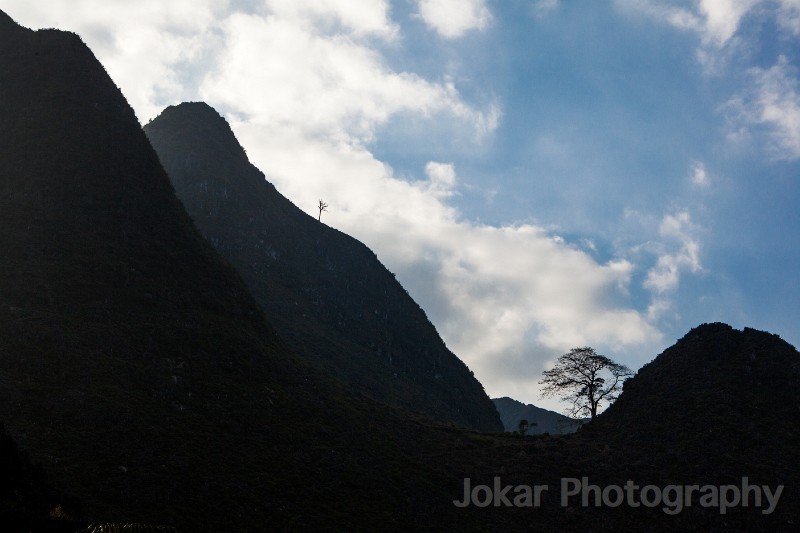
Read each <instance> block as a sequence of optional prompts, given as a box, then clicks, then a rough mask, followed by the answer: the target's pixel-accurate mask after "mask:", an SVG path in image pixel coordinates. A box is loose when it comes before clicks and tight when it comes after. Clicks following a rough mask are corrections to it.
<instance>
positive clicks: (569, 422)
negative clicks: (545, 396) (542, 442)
mask: <svg viewBox="0 0 800 533" xmlns="http://www.w3.org/2000/svg"><path fill="white" fill-rule="evenodd" d="M492 402H494V406H495V407H496V408H497V412H498V413H499V414H500V420H501V421H502V422H503V427H504V428H505V430H506V431H512V432H513V431H519V422H520V420H527V421H528V423H529V424H534V423H535V424H536V425H535V426H530V427H529V428H528V430H527V431H526V432H525V434H526V435H541V434H542V433H549V434H551V435H561V434H565V433H574V432H575V431H577V430H578V427H579V426H580V422H578V421H576V420H573V419H572V418H569V417H567V416H564V415H562V414H559V413H556V412H554V411H548V410H547V409H542V408H541V407H536V406H535V405H533V404H530V403H529V404H524V403H522V402H519V401H517V400H514V399H513V398H509V397H504V398H492Z"/></svg>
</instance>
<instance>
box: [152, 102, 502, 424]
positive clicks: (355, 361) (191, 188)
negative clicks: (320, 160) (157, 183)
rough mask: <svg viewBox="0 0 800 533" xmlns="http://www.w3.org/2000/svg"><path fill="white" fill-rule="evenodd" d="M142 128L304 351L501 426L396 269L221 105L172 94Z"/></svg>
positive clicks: (359, 376)
mask: <svg viewBox="0 0 800 533" xmlns="http://www.w3.org/2000/svg"><path fill="white" fill-rule="evenodd" d="M144 131H145V133H146V134H147V136H148V138H149V139H150V142H151V143H152V145H153V147H154V148H155V150H156V152H157V153H158V155H159V158H160V159H161V163H162V164H163V165H164V168H165V169H166V170H167V173H168V175H169V176H170V179H171V180H172V183H173V185H174V187H175V190H176V193H177V195H178V197H179V198H180V199H181V200H182V201H183V203H184V205H185V206H186V209H187V211H188V213H189V214H190V216H191V217H192V219H193V220H194V222H195V224H196V225H197V227H198V229H199V230H200V232H201V233H202V234H203V235H204V236H205V237H206V238H207V239H208V240H209V242H211V243H212V244H213V245H214V247H215V248H216V249H217V250H218V251H219V253H220V254H222V255H223V257H225V258H226V259H228V260H229V261H230V262H231V264H233V265H234V267H235V268H236V269H237V270H238V271H239V273H240V274H241V275H242V277H243V279H244V280H245V281H246V283H247V284H248V286H249V287H250V289H251V291H252V293H253V295H254V296H255V298H256V300H257V301H258V303H259V304H260V305H261V307H262V309H263V310H264V312H265V313H266V316H267V318H268V320H269V321H270V322H271V323H272V324H273V325H274V326H275V327H276V328H277V330H278V332H279V334H280V335H281V337H282V338H284V339H285V340H286V341H287V343H289V345H290V346H291V347H293V348H294V349H296V350H297V352H298V353H300V354H302V355H304V356H305V357H306V358H308V360H309V361H310V362H311V363H312V364H314V365H315V366H321V367H323V368H324V369H325V370H326V371H327V372H328V373H330V374H331V375H333V376H335V377H337V378H340V379H342V380H343V381H344V382H346V383H347V384H348V385H349V386H351V387H353V388H354V389H356V390H358V391H361V392H363V393H365V394H367V395H369V396H370V397H372V398H375V399H377V400H379V401H382V402H386V403H389V404H391V405H394V406H397V407H401V408H403V409H407V410H411V411H417V412H420V413H424V414H426V415H428V416H431V417H433V418H435V419H438V420H442V421H449V422H454V423H456V424H459V425H463V426H467V427H472V428H476V429H481V430H485V431H500V430H501V428H502V426H501V425H500V422H499V419H498V415H497V412H496V410H495V408H494V406H493V405H492V403H491V401H490V400H489V398H488V397H487V396H486V393H485V392H484V390H483V387H482V386H481V384H480V383H479V382H478V380H477V379H475V378H474V377H473V375H472V373H471V372H470V371H469V369H468V368H467V367H466V366H465V365H464V364H463V363H462V362H461V361H460V360H459V359H458V358H457V357H456V356H455V355H453V353H452V352H450V351H449V350H448V349H447V348H446V346H445V345H444V342H442V340H441V338H440V337H439V335H438V333H437V332H436V330H435V328H434V327H433V325H432V324H431V323H430V322H429V321H428V319H427V317H426V316H425V313H424V312H423V311H422V309H420V307H419V306H418V305H417V304H416V302H414V300H413V299H412V298H411V297H410V296H409V295H408V293H407V292H406V291H405V290H404V289H403V287H402V286H401V285H400V284H399V283H398V282H397V280H396V279H395V278H394V275H392V274H391V273H390V272H389V271H388V270H387V269H386V268H385V267H384V266H383V265H382V264H381V263H380V261H379V260H378V258H377V257H376V256H375V254H374V253H373V252H372V251H371V250H369V249H368V248H367V247H366V246H364V245H363V244H362V243H360V242H359V241H357V240H355V239H353V238H352V237H350V236H348V235H346V234H344V233H342V232H339V231H337V230H335V229H333V228H331V227H329V226H327V225H325V224H322V223H320V222H319V221H317V220H316V219H314V218H313V217H311V216H309V215H307V214H306V213H304V212H303V211H301V210H300V209H299V208H298V207H296V206H295V205H294V204H292V203H291V202H290V201H289V200H288V199H286V198H285V197H284V196H283V195H281V194H280V193H279V192H278V191H277V190H276V189H275V187H274V186H273V185H272V184H270V183H269V182H268V181H266V179H265V177H264V174H263V173H262V172H260V171H259V170H258V169H257V168H256V167H254V166H253V165H251V164H250V162H249V161H248V159H247V156H246V154H245V152H244V150H243V149H242V147H241V146H240V145H239V143H238V141H237V140H236V137H235V136H234V134H233V132H232V131H231V128H230V126H229V125H228V123H227V122H226V121H225V119H224V118H222V117H221V116H220V115H219V114H218V113H217V112H216V111H215V110H214V109H212V108H211V107H209V106H208V105H207V104H205V103H201V102H198V103H183V104H180V105H178V106H171V107H168V108H167V109H165V110H164V111H163V112H162V113H161V115H159V116H158V117H157V118H156V119H154V120H152V121H151V122H150V123H149V124H147V125H146V126H145V128H144Z"/></svg>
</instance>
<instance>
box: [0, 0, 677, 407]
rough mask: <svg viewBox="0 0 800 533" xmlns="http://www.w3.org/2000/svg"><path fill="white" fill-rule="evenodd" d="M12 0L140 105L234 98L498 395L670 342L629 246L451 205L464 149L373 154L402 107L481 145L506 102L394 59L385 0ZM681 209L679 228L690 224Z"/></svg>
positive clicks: (475, 8) (446, 11)
mask: <svg viewBox="0 0 800 533" xmlns="http://www.w3.org/2000/svg"><path fill="white" fill-rule="evenodd" d="M15 2H16V4H17V5H16V6H14V7H13V9H11V8H9V9H10V10H11V11H12V12H13V13H14V14H15V16H19V18H20V19H21V21H22V22H24V23H28V24H30V25H32V26H34V27H37V26H38V27H42V26H60V27H62V28H69V29H73V30H76V31H77V32H79V33H81V34H82V35H83V36H84V37H85V38H86V40H87V41H88V42H89V45H90V46H91V47H92V48H93V49H94V50H95V51H96V53H97V54H98V56H99V57H100V59H101V60H102V61H103V62H104V64H106V65H107V67H108V68H109V71H110V72H111V74H112V76H113V77H114V79H115V80H116V81H117V83H118V84H119V85H121V86H122V88H123V91H124V92H125V94H126V95H127V96H128V98H129V99H130V101H131V103H132V105H133V106H134V108H135V109H136V110H137V112H138V113H139V116H140V117H145V118H150V117H152V116H154V115H155V114H156V113H157V112H158V111H159V110H160V108H162V107H164V106H165V105H167V104H172V103H176V102H177V101H179V100H184V99H204V100H206V101H207V102H208V103H209V104H211V105H212V106H214V107H216V108H217V109H219V110H220V111H222V112H223V113H225V114H226V116H227V118H228V120H229V122H230V123H231V125H232V127H233V129H234V131H235V132H236V135H237V137H238V138H239V140H240V141H241V142H242V144H243V145H244V146H245V147H246V148H247V151H248V155H249V157H250V158H251V160H252V161H253V162H254V163H255V164H256V165H257V166H258V167H259V168H261V169H262V170H263V171H264V172H265V174H266V175H267V176H268V179H270V181H272V182H273V183H274V184H275V185H276V187H277V188H278V189H279V190H280V191H281V192H282V193H283V194H284V195H286V196H287V197H288V198H289V199H291V200H292V201H293V202H294V203H295V204H296V205H298V206H299V207H300V208H301V209H304V210H306V211H307V212H309V213H311V212H313V210H314V209H315V207H316V203H317V201H318V199H319V198H321V197H322V198H325V201H326V203H328V204H329V214H328V217H327V223H329V224H332V225H334V226H336V227H337V228H339V229H341V230H343V231H345V232H347V233H350V234H351V235H354V236H355V237H357V238H359V239H360V240H362V241H364V242H365V243H366V244H367V245H368V246H370V247H371V248H372V249H373V250H375V251H376V253H377V254H378V256H379V257H380V259H381V261H383V262H384V264H386V265H387V266H388V267H389V268H390V269H391V270H392V271H394V272H396V273H397V276H398V279H399V280H400V281H401V282H402V283H403V285H404V286H405V287H406V288H407V289H408V290H409V292H410V293H411V295H412V296H413V297H414V298H415V299H417V300H418V301H419V302H420V303H421V305H422V307H423V308H424V309H425V310H426V312H427V313H428V314H429V316H430V318H431V319H432V321H433V322H434V324H436V326H437V328H438V330H439V331H440V333H441V334H442V336H443V338H444V339H445V341H446V343H447V344H448V346H449V347H450V348H451V349H452V350H453V351H454V352H455V353H456V354H457V355H458V356H459V357H461V358H462V359H464V360H465V362H466V363H467V364H468V365H469V366H470V367H472V368H473V370H474V371H475V373H476V375H477V376H478V378H479V379H481V381H482V382H483V383H484V385H485V386H486V388H487V390H488V391H489V392H490V393H491V394H494V395H500V394H510V393H515V392H518V391H522V390H523V389H525V390H526V391H527V392H526V393H525V394H521V395H520V397H523V398H525V397H528V398H531V399H533V397H532V395H531V394H532V392H531V391H532V390H535V382H536V380H537V379H538V376H539V374H540V372H541V370H542V368H543V367H544V365H545V364H546V362H547V361H548V360H551V359H553V358H555V357H557V356H558V355H560V354H561V353H564V352H565V351H567V350H568V349H569V348H571V347H573V346H578V345H584V344H591V345H593V346H597V347H606V348H608V349H615V350H616V349H620V350H625V349H633V348H636V347H642V346H644V345H647V346H652V344H654V343H657V342H659V341H660V333H659V331H658V329H657V328H656V327H655V326H654V325H653V323H652V322H651V321H650V320H649V319H648V317H647V316H646V315H645V314H643V313H641V312H638V311H637V310H635V309H634V308H633V306H632V305H631V304H630V302H629V298H628V288H629V287H630V284H631V279H632V275H633V272H634V271H635V270H636V267H635V265H634V264H633V263H631V262H630V261H627V260H624V259H619V258H617V259H612V260H605V261H602V262H601V261H598V260H596V259H594V258H593V256H591V255H589V254H588V253H586V252H585V251H582V250H580V249H579V248H578V247H576V246H572V245H570V244H569V243H568V242H566V241H565V239H562V238H561V237H559V236H557V235H555V234H553V233H552V232H550V231H548V230H546V229H544V228H542V227H538V226H535V225H530V224H515V225H508V226H503V227H494V226H488V225H484V224H480V223H477V222H473V221H469V220H464V219H463V218H462V216H461V215H460V213H459V211H458V210H457V209H456V208H455V207H453V206H452V205H450V204H449V203H448V202H450V201H452V199H453V197H454V195H455V194H456V191H457V187H458V183H459V180H458V176H457V172H456V166H455V165H454V164H453V163H451V162H439V161H428V163H427V164H426V165H424V168H420V169H418V172H419V173H420V174H421V175H424V178H423V179H416V177H414V176H405V175H404V176H398V175H396V174H395V171H394V169H392V168H391V167H390V166H389V165H387V164H386V163H384V162H382V161H380V160H379V159H378V158H377V157H375V155H374V154H373V153H372V152H371V151H370V148H369V147H370V145H371V143H372V142H373V141H374V140H375V138H376V136H378V135H379V134H380V128H381V126H383V125H385V124H387V123H388V122H389V121H390V120H391V119H392V118H393V117H398V116H403V115H407V116H411V117H413V118H414V119H417V120H421V121H425V120H428V121H437V122H441V123H443V124H446V125H447V127H448V128H451V129H452V131H454V132H456V131H462V130H470V131H472V132H474V133H475V135H474V136H473V140H474V142H480V140H481V139H482V138H483V136H485V135H490V134H491V132H492V131H493V130H494V128H496V127H497V124H498V121H499V120H500V117H501V111H500V108H499V106H497V105H488V106H483V107H480V106H477V105H474V104H471V103H469V102H467V101H465V99H464V97H463V96H462V94H461V93H460V92H459V90H458V87H457V86H456V85H455V83H454V82H453V81H451V80H450V79H449V78H448V77H447V76H445V75H442V76H441V77H439V78H431V77H428V78H425V77H422V76H420V75H418V74H415V73H413V72H404V71H398V70H395V69H392V68H390V67H389V66H388V62H387V61H386V58H385V57H384V56H383V55H382V53H381V52H380V50H381V49H382V46H377V47H376V46H375V43H376V42H379V43H382V44H383V45H390V46H397V44H396V43H397V42H398V41H401V40H402V39H398V37H402V36H400V35H399V33H398V32H399V31H400V30H399V29H398V26H397V25H396V24H395V23H394V22H393V21H392V20H391V18H390V16H389V13H390V10H389V9H388V4H387V2H384V1H379V0H376V1H372V2H364V3H362V2H359V3H358V9H357V8H356V7H354V6H355V4H354V3H352V2H347V1H345V0H328V1H325V2H320V1H311V0H302V1H301V0H293V1H289V0H267V1H264V2H261V3H253V4H252V5H250V6H249V8H250V9H238V10H236V9H233V8H231V7H230V6H228V5H226V4H225V3H218V2H212V1H211V0H193V1H192V2H188V0H185V1H179V2H170V3H166V4H165V3H163V2H160V1H157V0H141V1H139V2H136V3H135V4H130V3H128V2H109V1H108V0H80V1H77V2H76V1H70V2H66V1H63V2H59V1H54V2H51V3H50V4H49V5H48V8H47V10H45V9H44V8H41V7H34V6H33V5H32V4H31V3H29V2H22V1H21V0H11V3H12V4H14V3H15ZM240 4H241V3H240ZM129 5H133V6H135V8H129V7H128V6H129ZM419 11H420V16H422V17H423V19H424V20H425V21H426V23H428V24H430V25H431V26H432V27H434V28H435V29H436V30H437V31H438V32H440V33H441V34H442V36H444V37H456V36H459V35H463V34H464V33H465V32H466V31H468V30H470V29H481V28H484V27H485V26H486V25H487V24H488V21H489V19H490V14H489V12H488V9H487V8H486V6H485V4H484V2H481V1H470V2H456V3H455V4H454V3H452V2H447V1H443V0H439V1H433V0H431V1H422V2H420V3H419ZM17 13H25V14H26V15H25V16H21V15H17ZM442 70H443V71H445V70H446V66H444V65H443V68H442ZM441 119H446V120H441ZM675 220H677V227H678V230H681V231H683V229H685V228H686V227H687V225H688V222H687V221H683V219H682V218H681V217H680V216H677V218H676V219H675ZM672 226H674V224H670V223H669V221H667V222H665V225H664V234H665V235H667V236H673V237H674V236H676V235H678V236H680V235H682V234H681V233H680V231H678V230H674V231H673V229H670V228H672ZM676 231H677V232H678V233H675V232H676ZM678 240H679V241H680V239H678ZM684 248H685V249H684ZM686 254H691V250H690V248H689V247H679V249H678V250H677V251H675V252H671V253H668V254H665V259H664V263H663V264H661V265H660V266H659V267H658V268H657V269H656V270H654V271H653V275H652V280H651V281H649V283H650V284H651V285H652V286H653V287H654V288H656V287H659V286H665V287H666V286H667V285H669V283H670V282H669V279H670V278H669V276H670V272H671V270H670V269H671V268H672V267H671V263H670V261H672V262H673V263H675V264H677V265H678V266H677V268H678V269H679V270H680V269H685V268H686V267H687V264H688V263H686V259H685V258H684V256H685V255H686ZM670 257H671V258H672V259H670ZM646 353H647V352H646Z"/></svg>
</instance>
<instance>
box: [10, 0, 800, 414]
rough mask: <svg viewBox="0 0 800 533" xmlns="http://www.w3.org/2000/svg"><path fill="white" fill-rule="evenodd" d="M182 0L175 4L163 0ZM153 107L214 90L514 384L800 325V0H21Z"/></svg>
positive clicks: (524, 388)
mask: <svg viewBox="0 0 800 533" xmlns="http://www.w3.org/2000/svg"><path fill="white" fill-rule="evenodd" d="M163 4H167V5H163ZM0 7H2V9H4V10H5V11H6V12H7V13H8V14H9V15H11V16H12V17H13V18H15V19H16V20H17V21H18V22H20V23H21V24H23V25H26V26H28V27H33V28H41V27H58V28H61V29H66V30H72V31H75V32H76V33H78V34H79V35H81V36H82V37H83V38H84V40H85V41H86V42H87V44H89V46H90V47H91V48H92V50H93V51H94V52H95V54H96V55H97V56H98V58H99V59H100V60H101V61H102V62H103V63H104V65H105V66H106V68H107V69H108V71H109V73H110V74H111V76H112V77H113V78H114V80H115V81H116V82H117V84H118V85H119V86H120V87H121V89H122V90H123V92H124V93H125V95H126V96H127V98H128V99H129V101H130V102H131V104H132V105H133V106H134V108H135V110H136V112H137V114H138V116H139V119H140V120H141V121H142V122H143V123H144V122H147V121H148V120H150V119H152V118H153V117H154V116H156V115H157V114H158V113H159V112H160V110H161V109H163V107H165V106H167V105H170V104H175V103H178V102H180V101H185V100H205V101H207V102H208V103H209V104H211V105H212V106H214V107H215V108H216V109H218V110H219V111H220V112H222V113H223V114H224V115H225V116H226V118H227V119H228V121H229V122H230V123H231V125H232V127H233V128H234V131H235V132H236V134H237V136H238V138H239V140H240V142H242V144H243V145H244V146H245V148H246V150H247V152H248V155H249V157H250V159H251V161H252V162H253V163H254V164H255V165H256V166H258V167H259V168H261V169H262V170H263V171H264V172H265V174H266V175H267V178H268V179H269V180H270V181H271V182H273V183H274V184H275V185H276V187H277V188H278V189H279V190H280V191H281V192H283V194H285V195H286V196H288V197H289V198H290V199H291V200H292V201H294V202H295V203H296V204H297V205H298V206H300V207H301V208H302V209H304V210H306V211H307V212H309V213H313V212H314V210H315V206H316V203H317V200H318V199H319V198H324V199H325V201H326V202H327V203H328V204H329V212H328V213H326V217H325V219H324V222H326V223H327V224H330V225H332V226H334V227H337V228H339V229H341V230H342V231H345V232H347V233H349V234H351V235H353V236H355V237H357V238H359V239H360V240H362V241H363V242H365V243H366V244H367V245H369V246H370V247H371V248H372V249H373V250H375V252H376V253H377V254H378V257H379V258H380V259H381V261H382V262H383V263H384V264H385V265H386V266H387V267H388V268H389V269H390V270H391V271H393V272H396V273H397V277H398V279H399V280H400V281H401V282H402V283H403V285H404V286H406V288H407V289H408V290H409V292H410V293H411V295H412V296H413V297H414V298H415V299H417V301H418V302H419V303H420V304H421V305H422V307H423V308H424V309H425V310H426V312H427V313H428V316H429V317H430V318H431V320H432V322H433V323H434V325H435V326H436V327H437V329H438V330H439V332H440V334H441V335H442V337H443V338H444V339H445V341H446V342H447V344H448V346H449V347H450V348H451V349H452V350H453V351H454V352H455V353H456V354H457V355H458V356H459V357H461V358H462V359H463V360H464V361H465V362H466V363H467V364H468V365H469V366H470V368H472V369H473V370H474V371H475V374H476V376H477V377H478V378H479V379H480V380H481V381H482V383H483V384H484V386H485V387H486V389H487V392H488V393H489V394H490V395H491V396H504V395H509V396H512V397H515V398H517V399H520V400H523V401H527V402H534V403H537V404H539V405H545V406H548V407H554V408H557V407H558V405H557V404H556V403H552V402H550V401H542V400H540V399H539V396H538V386H537V384H536V382H537V381H538V380H539V379H540V377H541V372H542V370H543V369H544V368H546V367H547V365H548V364H551V363H552V361H553V360H554V359H555V358H556V357H557V356H558V355H560V354H562V353H565V352H567V351H568V350H569V349H570V348H572V347H575V346H580V345H591V346H593V347H595V348H596V349H598V351H600V352H601V353H605V354H607V355H609V356H611V357H612V358H615V359H618V360H620V361H621V362H624V363H626V364H628V365H629V366H631V367H632V368H638V367H640V366H641V365H642V364H644V363H646V362H648V361H650V360H651V359H652V358H653V357H655V355H657V354H658V353H659V352H660V351H661V350H663V349H664V348H666V347H667V346H669V345H671V344H673V343H674V342H675V341H676V340H677V339H678V338H680V337H681V336H682V335H683V334H685V333H686V332H687V331H688V330H689V329H690V328H692V327H694V326H696V325H699V324H700V323H702V322H711V321H723V322H727V323H730V324H731V325H733V326H735V327H739V328H741V327H744V326H750V327H755V328H758V329H764V330H768V331H771V332H773V333H777V334H779V335H781V336H782V337H783V338H785V339H786V340H788V341H789V342H791V343H792V344H794V345H795V346H797V345H798V344H799V343H800V326H798V324H800V312H799V311H800V305H798V302H800V275H799V274H798V268H797V265H798V263H800V261H798V260H799V259H800V253H799V252H798V250H800V216H799V215H798V209H797V205H798V203H799V202H800V189H799V188H798V187H799V185H798V184H799V183H800V82H799V81H798V80H799V79H800V1H798V0H774V1H761V0H738V1H734V0H697V1H688V0H685V1H675V2H666V1H662V2H656V1H651V0H608V1H598V2H564V1H557V0H541V1H530V0H528V1H523V0H505V1H499V0H498V1H488V0H395V1H388V0H373V1H359V2H352V1H348V0H316V1H311V0H263V1H251V0H235V1H230V2H221V1H216V0H192V1H189V0H176V1H173V2H169V3H164V2H161V1H160V0H140V1H138V2H135V3H131V2H124V1H121V0H119V1H114V0H72V1H69V2H68V1H66V0H54V1H51V2H48V3H47V6H46V7H44V6H41V5H38V6H37V5H34V3H31V2H27V1H25V0H3V1H2V5H1V6H0Z"/></svg>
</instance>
